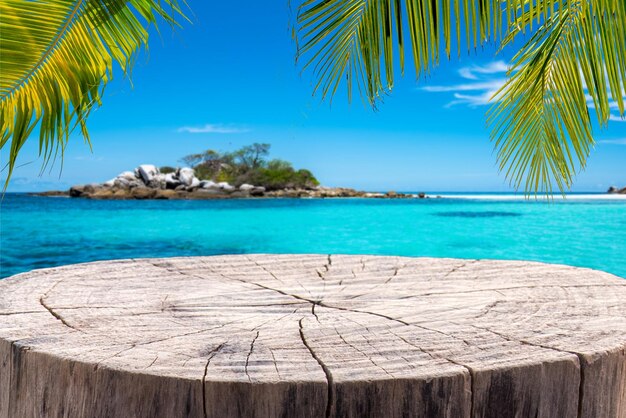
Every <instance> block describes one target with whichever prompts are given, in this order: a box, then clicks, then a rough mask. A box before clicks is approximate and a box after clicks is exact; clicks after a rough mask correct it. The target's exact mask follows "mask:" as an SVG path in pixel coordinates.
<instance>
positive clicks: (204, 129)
mask: <svg viewBox="0 0 626 418" xmlns="http://www.w3.org/2000/svg"><path fill="white" fill-rule="evenodd" d="M178 132H187V133H190V134H242V133H245V132H250V129H248V128H243V127H240V126H232V125H222V124H219V123H218V124H212V123H207V124H206V125H203V126H183V127H181V128H178Z"/></svg>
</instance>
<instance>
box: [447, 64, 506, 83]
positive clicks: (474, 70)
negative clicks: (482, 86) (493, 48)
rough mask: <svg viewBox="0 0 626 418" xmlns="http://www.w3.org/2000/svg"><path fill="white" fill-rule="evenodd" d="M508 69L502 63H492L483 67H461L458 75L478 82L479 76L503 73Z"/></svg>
mask: <svg viewBox="0 0 626 418" xmlns="http://www.w3.org/2000/svg"><path fill="white" fill-rule="evenodd" d="M508 69H509V68H508V66H507V65H506V63H505V62H504V61H494V62H490V63H489V64H487V65H483V66H479V65H473V66H471V67H463V68H461V69H460V70H459V75H460V76H461V77H463V78H465V79H467V80H478V79H479V78H480V75H481V74H498V73H505V72H506V71H507V70H508Z"/></svg>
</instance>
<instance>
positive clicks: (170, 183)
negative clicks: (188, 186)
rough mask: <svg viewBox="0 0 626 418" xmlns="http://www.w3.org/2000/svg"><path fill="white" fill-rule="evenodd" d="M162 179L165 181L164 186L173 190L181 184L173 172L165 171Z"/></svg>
mask: <svg viewBox="0 0 626 418" xmlns="http://www.w3.org/2000/svg"><path fill="white" fill-rule="evenodd" d="M163 180H164V181H165V188H166V189H172V190H174V189H175V188H177V187H178V186H180V185H182V183H181V182H180V180H178V177H176V175H175V174H174V173H167V174H165V175H164V176H163Z"/></svg>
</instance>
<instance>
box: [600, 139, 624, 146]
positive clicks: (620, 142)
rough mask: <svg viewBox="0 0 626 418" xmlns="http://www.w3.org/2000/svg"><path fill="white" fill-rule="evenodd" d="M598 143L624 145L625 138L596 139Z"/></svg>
mask: <svg viewBox="0 0 626 418" xmlns="http://www.w3.org/2000/svg"><path fill="white" fill-rule="evenodd" d="M597 143H598V144H611V145H626V138H620V139H601V140H600V141H597Z"/></svg>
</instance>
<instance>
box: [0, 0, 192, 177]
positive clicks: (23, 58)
mask: <svg viewBox="0 0 626 418" xmlns="http://www.w3.org/2000/svg"><path fill="white" fill-rule="evenodd" d="M177 16H181V17H184V16H183V14H182V11H181V7H180V4H179V3H178V2H177V0H160V1H159V0H130V1H125V0H71V1H69V0H46V1H37V2H34V1H29V0H3V1H2V2H0V33H1V37H2V42H0V56H1V57H2V61H1V68H0V117H1V121H0V129H1V131H0V132H1V134H0V138H1V143H0V147H1V149H3V150H4V148H5V146H7V147H8V148H9V155H8V159H7V160H8V161H7V163H6V167H5V169H6V170H7V180H6V182H5V185H4V187H5V189H6V187H7V185H8V182H9V179H10V177H11V174H12V172H13V169H14V168H15V163H16V159H17V156H18V154H19V151H20V149H21V148H22V146H23V145H24V143H25V142H26V140H27V139H28V137H29V135H30V134H31V133H32V132H33V129H34V128H35V127H38V128H39V148H40V155H41V156H42V157H43V160H44V166H45V164H47V163H48V162H49V161H50V159H51V158H53V156H54V155H56V154H57V153H58V154H61V155H62V153H63V149H64V147H65V144H66V142H67V139H68V137H69V134H70V132H71V131H72V130H73V129H74V128H75V127H76V126H77V125H78V126H80V129H81V132H82V133H83V135H85V137H86V138H87V139H88V131H87V128H86V124H85V121H86V119H87V117H88V116H89V113H90V111H91V110H92V108H93V107H94V106H96V105H99V104H100V103H101V99H102V92H103V88H104V86H105V85H106V83H107V82H108V81H109V80H110V79H111V78H112V75H113V70H112V68H113V63H117V64H119V65H120V67H121V68H122V70H123V71H124V72H126V73H127V72H128V71H129V69H130V67H131V66H132V62H133V56H134V54H136V52H137V51H138V50H139V48H140V47H141V46H145V45H147V41H148V32H147V28H146V26H147V25H156V23H157V20H158V19H162V20H164V21H165V22H168V23H170V24H172V25H175V24H176V22H177V20H176V18H177Z"/></svg>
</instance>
